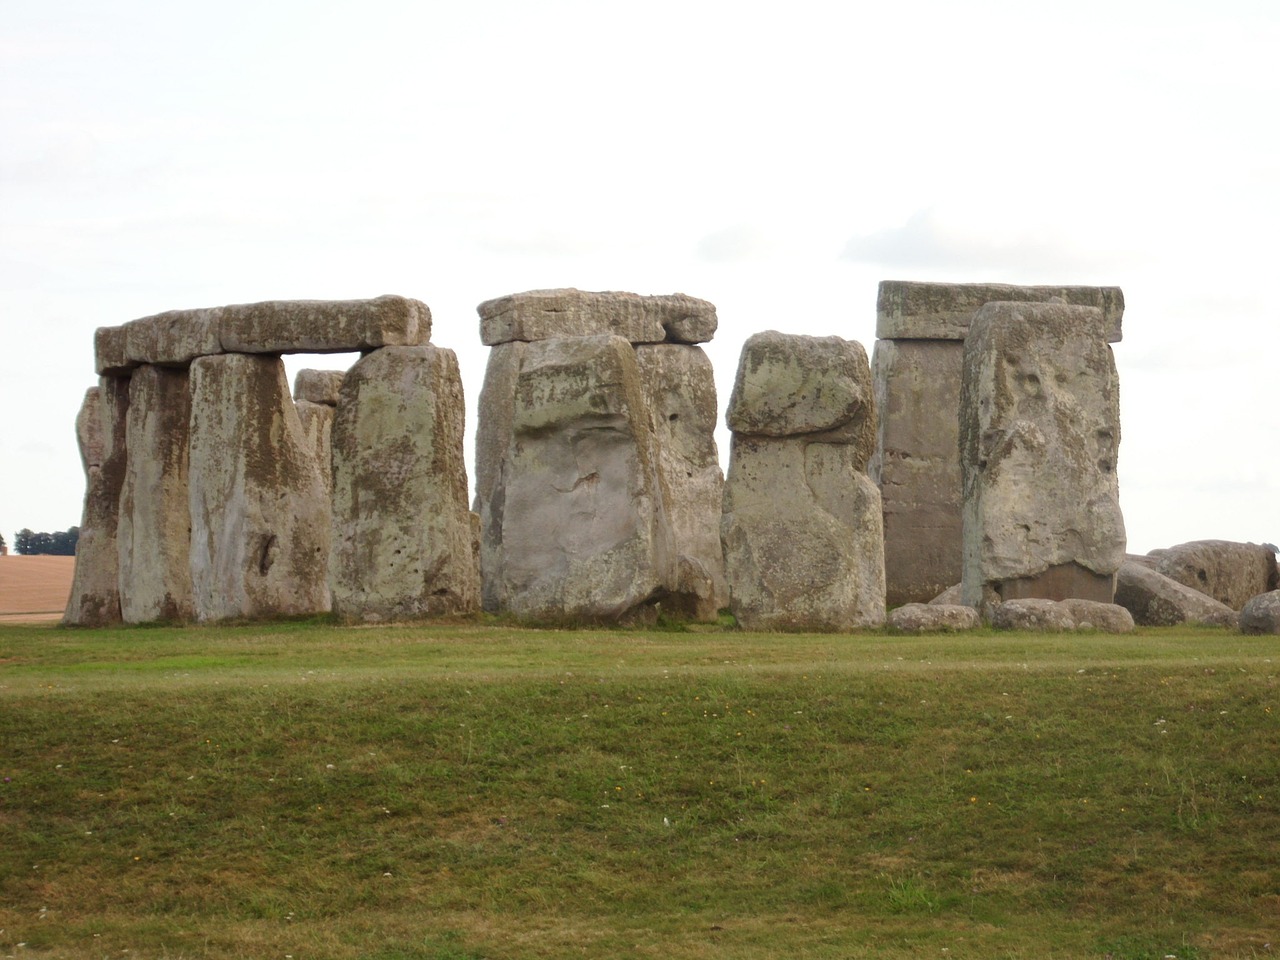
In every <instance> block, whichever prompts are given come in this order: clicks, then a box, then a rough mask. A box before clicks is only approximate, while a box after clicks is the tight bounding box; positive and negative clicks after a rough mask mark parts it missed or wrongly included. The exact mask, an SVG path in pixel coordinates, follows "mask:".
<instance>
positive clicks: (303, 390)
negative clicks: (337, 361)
mask: <svg viewBox="0 0 1280 960" xmlns="http://www.w3.org/2000/svg"><path fill="white" fill-rule="evenodd" d="M345 376H346V374H345V373H343V372H342V371H341V370H299V371H298V375H297V376H296V377H294V378H293V399H294V400H305V401H307V402H308V403H318V404H323V405H324V406H326V407H336V406H337V405H338V393H339V392H340V391H341V390H342V378H343V377H345Z"/></svg>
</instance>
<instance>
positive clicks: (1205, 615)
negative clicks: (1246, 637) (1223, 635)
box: [1116, 560, 1239, 627]
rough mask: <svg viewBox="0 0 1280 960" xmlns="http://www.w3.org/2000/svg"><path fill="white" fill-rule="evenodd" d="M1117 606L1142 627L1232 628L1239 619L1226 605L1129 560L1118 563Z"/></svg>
mask: <svg viewBox="0 0 1280 960" xmlns="http://www.w3.org/2000/svg"><path fill="white" fill-rule="evenodd" d="M1116 603H1118V604H1120V605H1121V606H1122V607H1124V608H1125V609H1126V610H1128V611H1129V612H1130V613H1131V614H1133V622H1134V623H1136V624H1138V625H1139V626H1144V627H1167V626H1173V625H1174V624H1178V623H1207V624H1210V625H1212V626H1231V627H1234V626H1235V625H1236V623H1237V622H1238V620H1239V615H1238V614H1237V613H1236V611H1234V610H1232V609H1231V608H1230V607H1228V606H1227V605H1226V604H1225V603H1219V602H1218V601H1217V600H1214V599H1213V598H1212V597H1209V596H1206V595H1205V594H1203V593H1201V592H1200V591H1199V590H1193V589H1191V588H1190V587H1187V586H1184V585H1183V584H1181V583H1178V582H1177V581H1176V580H1170V579H1169V578H1168V577H1166V576H1165V575H1164V574H1162V573H1159V572H1158V571H1156V570H1152V569H1150V568H1149V567H1147V566H1145V565H1143V564H1141V563H1137V562H1134V561H1132V560H1126V561H1125V562H1124V563H1122V564H1120V570H1119V572H1118V573H1117V576H1116Z"/></svg>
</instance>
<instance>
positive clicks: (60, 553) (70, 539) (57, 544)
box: [13, 527, 80, 557]
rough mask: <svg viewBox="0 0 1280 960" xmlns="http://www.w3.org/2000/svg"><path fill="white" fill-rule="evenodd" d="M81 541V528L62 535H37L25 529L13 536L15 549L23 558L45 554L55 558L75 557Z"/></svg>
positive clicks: (65, 531)
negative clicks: (77, 546) (77, 544)
mask: <svg viewBox="0 0 1280 960" xmlns="http://www.w3.org/2000/svg"><path fill="white" fill-rule="evenodd" d="M79 539H80V528H79V527H72V528H71V529H70V530H64V531H62V532H61V533H36V532H34V531H32V530H28V529H27V528H26V527H23V528H22V529H21V530H19V531H18V532H17V533H15V534H14V535H13V549H14V552H15V553H20V554H22V555H23V556H33V555H35V554H40V553H43V554H51V555H52V556H55V557H74V556H75V555H76V543H77V542H78V541H79Z"/></svg>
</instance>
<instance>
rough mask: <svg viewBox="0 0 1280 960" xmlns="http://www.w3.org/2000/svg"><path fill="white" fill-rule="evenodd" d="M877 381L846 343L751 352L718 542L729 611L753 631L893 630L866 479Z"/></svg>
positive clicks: (765, 339)
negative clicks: (872, 387)
mask: <svg viewBox="0 0 1280 960" xmlns="http://www.w3.org/2000/svg"><path fill="white" fill-rule="evenodd" d="M870 379H871V371H870V367H869V365H868V364H867V359H866V353H865V351H863V350H862V347H861V345H860V344H856V343H852V342H850V341H845V340H841V339H840V338H838V337H822V338H818V337H801V336H791V335H787V334H781V333H776V332H773V331H770V332H768V333H764V334H757V335H755V336H753V337H751V338H750V339H748V340H747V342H746V344H745V345H744V346H743V349H742V357H741V359H740V361H739V364H738V374H737V378H736V380H735V385H734V390H733V396H732V398H731V399H730V402H729V411H728V414H727V420H728V423H729V427H730V429H731V430H733V431H734V435H733V443H732V447H731V449H730V459H729V476H728V478H727V479H726V481H725V493H724V511H723V515H722V517H721V521H720V540H721V544H722V547H723V550H724V560H725V573H726V576H727V578H728V581H729V593H730V609H731V610H732V612H733V615H734V617H736V618H737V620H738V623H739V624H740V625H741V626H743V627H745V628H746V629H748V630H847V629H853V628H857V627H866V626H875V625H879V624H882V623H884V619H885V604H884V527H883V520H882V518H881V513H880V493H879V491H878V490H877V489H876V486H875V484H874V483H872V482H871V480H870V478H868V477H867V476H866V475H865V474H864V473H863V472H862V471H863V469H864V468H865V466H866V462H867V458H868V457H869V456H870V454H871V447H872V444H873V443H874V420H875V410H874V405H873V401H872V397H871V390H870ZM789 404H790V405H789ZM786 431H791V433H790V434H787V433H786Z"/></svg>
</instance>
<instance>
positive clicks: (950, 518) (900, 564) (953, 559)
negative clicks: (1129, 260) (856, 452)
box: [868, 280, 1124, 606]
mask: <svg viewBox="0 0 1280 960" xmlns="http://www.w3.org/2000/svg"><path fill="white" fill-rule="evenodd" d="M1055 297H1057V298H1060V299H1061V300H1063V301H1065V302H1066V303H1068V304H1075V305H1081V306H1093V307H1097V308H1099V309H1100V310H1102V311H1103V314H1104V318H1105V326H1106V339H1107V340H1108V341H1111V342H1115V341H1118V340H1119V339H1120V326H1121V320H1122V317H1123V315H1124V296H1123V294H1122V293H1121V291H1120V289H1119V288H1118V287H1069V286H1058V287H1055V286H1014V285H1011V284H978V283H972V284H963V283H917V282H904V281H889V280H886V281H884V282H882V283H881V284H880V290H879V297H878V300H877V305H876V308H877V309H876V314H877V316H876V335H877V337H879V338H880V339H878V340H877V341H876V345H875V351H874V355H873V357H872V364H871V366H872V372H873V376H874V380H875V391H876V409H877V413H878V416H879V420H878V427H877V436H876V452H875V455H874V456H873V457H872V459H871V463H870V466H869V468H868V472H869V473H870V475H871V477H872V478H873V479H874V480H875V481H876V483H877V484H878V485H879V487H880V495H881V498H882V500H883V505H884V532H885V579H886V592H887V598H888V602H889V605H890V606H897V605H899V604H903V603H911V602H923V601H927V600H929V599H930V598H932V597H935V596H937V595H938V594H939V593H941V592H942V591H943V590H945V589H947V588H948V587H950V586H952V585H953V584H956V583H959V582H960V578H961V573H962V566H963V562H962V555H963V547H962V541H963V507H962V500H963V496H962V486H963V484H962V480H961V475H960V459H959V452H958V451H959V404H960V380H961V371H962V367H963V356H964V338H965V335H966V334H967V333H968V330H969V324H970V322H971V320H972V317H973V314H974V313H975V311H977V310H978V309H979V308H980V307H981V306H982V305H983V304H985V303H988V302H991V301H1006V302H1029V303H1034V302H1045V301H1048V300H1050V299H1052V298H1055Z"/></svg>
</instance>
